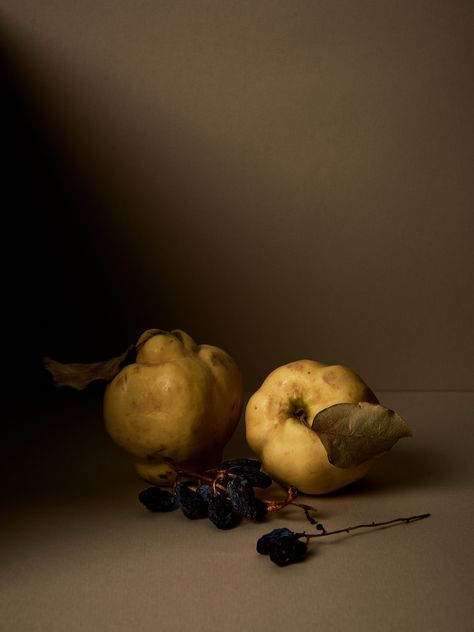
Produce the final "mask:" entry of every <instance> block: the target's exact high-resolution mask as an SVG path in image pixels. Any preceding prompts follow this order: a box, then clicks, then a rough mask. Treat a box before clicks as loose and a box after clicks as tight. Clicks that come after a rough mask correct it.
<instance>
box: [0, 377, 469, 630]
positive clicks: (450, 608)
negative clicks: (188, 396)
mask: <svg viewBox="0 0 474 632" xmlns="http://www.w3.org/2000/svg"><path fill="white" fill-rule="evenodd" d="M378 396H379V399H380V401H381V402H382V403H384V404H385V405H386V406H389V407H391V408H394V409H395V410H397V411H398V412H399V413H400V414H401V415H402V416H403V417H404V418H405V419H406V420H407V421H408V422H409V424H410V426H411V428H412V430H413V434H414V436H413V438H410V439H403V440H401V441H400V442H399V443H397V444H396V445H395V446H394V448H392V450H391V451H390V452H389V453H387V454H386V455H384V456H383V457H382V458H381V459H380V460H379V461H378V462H377V464H376V465H375V467H374V468H373V469H372V470H371V472H370V473H369V474H368V475H367V476H366V478H365V479H364V480H363V481H360V482H358V483H356V484H354V485H353V486H351V487H348V488H346V489H344V490H340V491H339V492H336V493H333V494H330V495H327V496H321V497H309V496H308V497H302V498H304V500H305V502H308V503H311V504H312V505H315V506H316V507H317V514H316V516H317V518H318V520H319V521H320V522H322V523H323V524H324V526H325V528H326V529H331V530H332V529H338V528H343V527H347V526H350V525H355V524H359V523H367V522H372V521H377V522H378V521H385V520H390V519H392V518H399V517H404V516H409V515H413V514H421V513H425V512H429V513H430V514H431V516H430V517H429V518H427V519H425V520H421V521H419V522H414V523H412V524H398V525H395V526H391V527H385V528H372V529H361V530H358V531H355V532H352V533H344V534H341V535H337V536H331V537H328V538H321V539H320V540H316V541H313V543H311V544H310V547H309V551H310V552H309V554H308V556H307V558H306V559H305V560H304V561H303V562H301V563H299V564H295V565H292V566H288V567H285V568H279V567H278V566H276V565H274V564H272V563H271V562H270V560H269V559H268V558H266V557H264V556H261V555H259V554H258V553H257V552H256V550H255V545H256V541H257V539H258V537H259V536H260V535H262V534H263V533H266V532H268V531H269V530H271V529H273V528H275V527H281V526H286V527H289V528H291V529H294V530H306V531H310V530H314V527H313V526H311V525H310V524H309V523H308V522H307V521H306V519H305V516H304V513H303V512H302V511H301V510H298V509H297V508H295V507H287V508H285V509H283V510H282V511H280V512H278V513H277V514H274V515H272V516H271V517H269V518H268V519H267V520H266V521H265V522H264V523H253V522H248V521H247V522H243V523H241V524H240V525H239V526H238V527H236V528H234V529H232V530H230V531H220V530H219V529H217V528H216V527H214V525H212V524H211V523H210V522H209V521H208V520H206V519H204V520H198V521H190V520H188V519H186V518H185V517H184V516H183V515H182V514H181V512H180V511H174V512H171V513H167V514H154V513H150V512H148V511H147V510H146V509H144V507H143V506H142V505H141V504H140V503H139V502H138V500H137V495H138V493H139V492H140V490H142V489H144V488H145V487H146V486H147V485H146V483H144V482H143V481H141V480H140V479H139V478H138V477H137V476H136V474H135V471H134V468H133V465H132V464H131V462H130V461H129V460H128V458H127V457H126V456H125V455H124V454H123V453H122V452H121V451H120V450H119V449H118V448H117V447H116V446H115V445H114V444H113V443H112V442H111V440H110V439H109V438H108V436H107V435H106V433H105V430H104V428H103V424H102V419H101V394H100V393H99V392H98V391H93V392H90V393H87V392H82V393H75V392H72V391H69V390H68V389H65V390H62V391H61V392H59V391H57V394H56V395H53V396H52V397H48V398H45V399H44V400H43V401H41V402H40V403H38V404H37V405H36V404H34V403H31V402H30V403H29V405H27V406H25V405H24V404H23V403H19V410H18V411H16V412H15V411H14V412H13V413H12V414H11V415H10V416H9V417H8V419H7V421H6V429H7V432H6V439H7V442H6V443H5V444H3V453H4V454H3V463H2V468H3V483H4V484H3V489H2V505H3V511H2V521H1V529H2V537H1V543H2V552H1V557H2V564H1V572H0V576H1V591H0V608H1V610H0V612H1V616H0V630H2V631H3V630H5V631H6V632H7V631H8V632H12V631H15V632H35V631H43V630H47V631H48V632H56V631H58V632H63V631H64V630H68V631H70V632H74V631H78V630H94V629H96V630H101V631H104V632H107V631H109V630H114V631H121V630H134V629H137V630H138V629H139V630H142V631H148V630H150V631H151V630H162V631H168V630H169V631H174V630H176V631H178V630H179V631H180V632H186V631H188V630H189V631H191V630H192V631H195V632H198V631H201V630H202V631H206V632H213V631H216V632H217V631H219V632H221V631H226V632H227V631H230V632H232V631H233V630H245V631H246V632H253V631H254V630H255V631H257V630H266V629H270V630H272V631H273V632H278V631H280V630H282V631H283V630H285V631H286V630H287V629H290V627H293V628H294V629H295V630H301V631H305V630H315V629H318V630H323V631H324V630H331V631H334V630H335V631H345V630H351V631H354V630H356V631H357V630H364V631H365V630H377V631H378V632H381V631H382V632H383V631H386V630H387V631H389V630H390V631H392V630H393V631H398V630H403V631H404V632H409V631H411V630H416V631H417V632H418V631H419V630H430V631H437V630H439V631H443V632H446V631H450V630H456V631H457V632H461V631H463V630H472V625H473V624H472V620H473V615H474V609H473V606H472V598H471V597H472V585H473V584H474V582H473V579H474V577H473V566H474V565H473V555H472V554H473V543H472V542H473V539H472V524H473V519H474V516H473V503H472V489H473V459H472V454H471V451H472V447H473V436H474V432H473V423H472V422H473V419H472V415H473V410H474V393H472V392H471V393H469V392H468V393H466V392H449V393H440V392H437V393H435V392H430V393H428V392H397V393H395V392H386V393H378ZM20 409H21V410H20ZM225 454H226V456H243V455H249V451H248V448H247V447H246V446H245V442H244V438H243V422H242V421H241V423H240V426H239V428H238V430H237V432H236V434H235V436H234V437H233V439H232V440H231V442H230V443H229V445H228V446H227V448H226V453H225ZM315 542H317V544H315Z"/></svg>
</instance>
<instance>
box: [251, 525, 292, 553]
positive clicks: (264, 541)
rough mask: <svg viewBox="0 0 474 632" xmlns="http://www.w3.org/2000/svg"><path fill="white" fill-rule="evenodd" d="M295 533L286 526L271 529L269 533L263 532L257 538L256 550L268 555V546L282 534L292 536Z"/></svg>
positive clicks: (282, 535)
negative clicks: (263, 533)
mask: <svg viewBox="0 0 474 632" xmlns="http://www.w3.org/2000/svg"><path fill="white" fill-rule="evenodd" d="M294 535H296V534H295V532H294V531H290V529H287V528H286V527H281V528H280V529H273V531H270V532H269V533H265V535H262V536H261V537H260V538H259V539H258V540H257V551H258V552H259V553H261V554H262V555H269V553H270V546H271V545H272V544H274V543H275V542H276V541H277V540H278V539H279V538H281V537H284V536H294Z"/></svg>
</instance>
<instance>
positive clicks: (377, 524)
mask: <svg viewBox="0 0 474 632" xmlns="http://www.w3.org/2000/svg"><path fill="white" fill-rule="evenodd" d="M429 516H431V514H429V513H424V514H419V515H417V516H409V517H408V518H394V519H393V520H386V521H385V522H370V523H369V524H357V525H355V526H353V527H346V528H345V529H336V530H334V531H321V533H302V534H301V536H300V537H303V536H304V537H305V538H306V539H307V540H309V539H310V538H322V537H324V536H326V535H335V534H336V533H349V532H350V531H354V530H355V529H366V528H369V527H385V526H387V525H390V524H396V523H400V522H405V523H406V524H408V523H409V522H415V521H416V520H423V519H424V518H428V517H429Z"/></svg>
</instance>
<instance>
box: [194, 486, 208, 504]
mask: <svg viewBox="0 0 474 632" xmlns="http://www.w3.org/2000/svg"><path fill="white" fill-rule="evenodd" d="M196 492H197V493H198V494H199V496H201V498H202V499H203V501H204V502H205V503H206V504H207V503H208V502H209V500H210V499H211V497H212V486H211V485H199V487H198V488H197V489H196Z"/></svg>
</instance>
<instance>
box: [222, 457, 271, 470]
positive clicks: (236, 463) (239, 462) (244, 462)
mask: <svg viewBox="0 0 474 632" xmlns="http://www.w3.org/2000/svg"><path fill="white" fill-rule="evenodd" d="M231 467H250V468H252V469H254V470H259V469H260V468H261V467H262V463H261V462H260V461H257V460H256V459H246V458H236V459H228V460H227V461H223V462H222V463H221V464H220V465H219V469H220V470H228V469H230V468H231Z"/></svg>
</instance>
